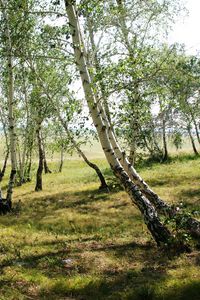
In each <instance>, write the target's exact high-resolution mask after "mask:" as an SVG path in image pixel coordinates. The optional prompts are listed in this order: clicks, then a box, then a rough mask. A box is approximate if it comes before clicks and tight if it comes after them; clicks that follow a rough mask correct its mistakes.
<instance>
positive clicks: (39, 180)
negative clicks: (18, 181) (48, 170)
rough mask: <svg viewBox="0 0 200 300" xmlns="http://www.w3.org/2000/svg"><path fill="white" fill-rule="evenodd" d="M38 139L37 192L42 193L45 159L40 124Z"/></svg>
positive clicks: (37, 131)
mask: <svg viewBox="0 0 200 300" xmlns="http://www.w3.org/2000/svg"><path fill="white" fill-rule="evenodd" d="M36 137H37V142H38V156H39V162H38V169H37V174H36V186H35V191H42V172H43V164H44V157H43V149H42V139H41V123H39V124H38V127H37V130H36Z"/></svg>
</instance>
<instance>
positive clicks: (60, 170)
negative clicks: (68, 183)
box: [58, 144, 64, 173]
mask: <svg viewBox="0 0 200 300" xmlns="http://www.w3.org/2000/svg"><path fill="white" fill-rule="evenodd" d="M63 163H64V147H63V144H62V145H61V149H60V165H59V169H58V172H59V173H61V172H62V169H63Z"/></svg>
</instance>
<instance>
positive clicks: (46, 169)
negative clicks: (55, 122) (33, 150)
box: [43, 146, 52, 174]
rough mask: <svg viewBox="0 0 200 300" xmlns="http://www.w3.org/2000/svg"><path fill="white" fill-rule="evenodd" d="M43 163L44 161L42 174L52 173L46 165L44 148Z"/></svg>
mask: <svg viewBox="0 0 200 300" xmlns="http://www.w3.org/2000/svg"><path fill="white" fill-rule="evenodd" d="M43 161H44V173H45V174H48V173H52V172H51V170H50V169H49V167H48V164H47V159H46V152H45V148H44V146H43Z"/></svg>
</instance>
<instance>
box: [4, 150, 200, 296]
mask: <svg viewBox="0 0 200 300" xmlns="http://www.w3.org/2000/svg"><path fill="white" fill-rule="evenodd" d="M192 158H193V156H188V157H182V158H176V159H175V158H174V159H172V160H171V161H170V162H168V163H166V164H162V165H160V164H150V165H145V164H143V165H142V166H140V173H141V175H142V176H143V177H144V178H145V179H146V180H147V182H148V183H149V184H150V185H151V187H153V189H154V190H155V191H156V192H158V193H159V195H160V196H161V197H163V198H164V199H166V200H167V201H169V202H170V203H179V202H182V203H184V205H185V207H186V208H187V209H190V210H198V209H199V198H200V197H199V196H200V188H199V181H200V172H199V170H200V158H197V159H192ZM95 162H96V163H98V165H99V166H100V167H101V169H102V170H104V173H105V174H106V176H107V177H108V178H109V182H110V183H112V189H111V192H110V193H109V194H107V193H100V191H98V187H99V183H98V180H97V178H96V175H95V174H94V173H93V171H92V170H90V169H89V168H88V167H87V166H86V165H85V164H84V163H83V162H82V161H81V160H78V159H77V160H71V159H68V160H66V161H65V165H64V170H63V172H62V174H58V173H57V174H56V173H52V174H47V175H45V176H44V182H43V185H44V190H43V191H42V192H34V180H33V182H32V183H28V184H25V185H24V186H22V187H16V188H15V191H14V201H16V202H17V201H18V200H19V199H20V200H21V202H22V207H21V211H20V213H16V214H14V213H13V214H10V215H6V216H0V229H1V230H0V240H1V242H0V267H1V268H0V299H1V300H4V299H5V300H10V299H13V300H17V299H68V300H70V299H82V300H83V299H84V300H94V299H95V300H96V299H97V300H98V299H99V300H104V299H108V300H118V299H119V300H120V299H122V300H140V299H145V300H151V299H155V300H160V299H163V300H168V299H173V300H184V299H185V300H186V299H193V300H198V299H199V297H200V296H199V295H200V272H199V267H200V255H199V252H198V251H197V250H193V252H191V253H186V254H181V255H179V256H173V257H172V256H171V255H170V254H168V253H164V252H162V251H160V250H159V249H157V248H156V246H155V244H154V242H153V241H152V239H151V237H150V235H149V233H148V231H147V229H146V227H145V225H144V223H143V221H142V219H141V216H140V213H139V212H138V210H137V209H136V208H135V207H133V206H132V205H131V203H130V200H129V198H128V196H127V194H126V193H125V192H124V191H122V190H121V189H119V187H118V185H117V184H115V180H114V179H113V178H112V176H111V173H110V171H109V170H108V165H107V163H106V162H105V161H104V160H103V159H100V158H99V159H96V160H95ZM50 167H51V169H52V170H54V169H56V163H55V162H52V163H51V164H50ZM7 176H8V175H7ZM6 182H7V177H6V178H5V180H4V182H3V186H4V187H5V186H6Z"/></svg>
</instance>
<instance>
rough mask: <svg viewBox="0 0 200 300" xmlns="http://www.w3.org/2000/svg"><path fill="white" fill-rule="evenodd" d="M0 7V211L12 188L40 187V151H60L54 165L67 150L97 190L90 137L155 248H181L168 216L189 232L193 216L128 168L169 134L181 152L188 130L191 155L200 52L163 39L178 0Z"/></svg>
mask: <svg viewBox="0 0 200 300" xmlns="http://www.w3.org/2000/svg"><path fill="white" fill-rule="evenodd" d="M0 12H1V14H0V26H1V30H0V39H1V44H0V45H1V46H0V59H1V67H0V72H1V80H0V88H1V99H0V134H1V139H2V141H3V144H4V153H3V155H4V161H2V162H1V167H0V181H2V179H3V177H4V174H5V172H6V170H9V172H10V177H9V180H8V183H7V191H6V193H5V195H3V194H2V193H1V195H0V209H1V213H7V212H8V213H9V211H10V210H12V201H13V199H14V198H15V193H14V191H15V186H17V185H23V184H26V183H27V182H29V181H30V180H32V181H34V180H35V191H40V190H42V188H43V184H42V178H43V173H53V172H55V170H51V169H50V168H49V166H48V155H47V153H48V151H56V152H59V157H60V159H59V164H58V168H57V171H56V172H62V166H63V162H64V157H65V154H66V153H67V152H68V153H75V152H76V153H77V154H78V155H79V156H80V157H81V158H82V159H83V160H84V161H85V163H86V164H87V165H88V166H89V167H91V168H92V169H93V170H94V172H96V174H97V176H98V178H99V181H100V189H102V190H104V191H106V192H108V191H109V186H108V185H107V183H106V178H105V177H104V175H103V174H102V172H101V170H100V168H99V167H98V166H97V165H96V164H95V163H94V162H93V161H91V160H90V159H89V158H88V157H87V155H86V154H85V153H84V151H83V150H82V147H83V145H84V144H86V143H87V142H88V140H91V142H92V141H93V140H94V139H95V138H96V139H97V140H98V142H99V143H100V144H101V147H102V150H103V152H104V154H105V157H106V160H107V161H108V163H109V166H110V168H111V169H112V172H113V174H114V176H115V177H116V180H118V181H119V182H120V185H121V186H122V187H123V188H124V189H125V191H126V192H127V193H128V194H129V197H130V201H131V202H132V204H133V205H135V206H136V207H137V208H138V210H139V211H140V212H141V216H142V218H143V220H144V223H145V224H146V226H147V228H148V230H149V233H150V234H151V236H152V237H153V239H154V240H155V242H156V243H157V245H158V246H169V247H171V246H172V247H178V248H184V247H185V246H184V245H183V242H182V241H179V240H178V239H177V237H176V236H175V235H174V234H173V233H172V232H171V229H170V226H167V224H168V222H166V220H170V219H171V220H173V222H175V223H176V225H177V226H180V228H181V230H182V231H184V232H186V233H187V234H189V235H191V236H192V237H193V238H194V239H199V237H200V222H199V221H198V220H197V219H195V218H194V217H193V216H192V214H187V215H186V214H184V213H182V211H181V209H179V207H174V206H171V205H170V204H169V203H167V201H166V200H165V199H161V198H160V196H159V195H158V194H157V193H156V192H155V191H154V190H153V189H151V187H150V186H149V185H148V183H147V182H145V181H144V180H143V178H141V176H140V175H139V174H138V172H137V170H136V169H137V161H138V160H140V159H142V158H144V157H145V158H149V159H152V160H155V161H157V162H160V163H163V162H165V161H167V160H168V159H169V156H170V153H169V142H170V143H173V144H174V145H175V147H176V149H180V148H181V147H182V145H183V143H184V141H185V139H186V138H187V139H188V140H189V142H190V147H191V151H193V153H194V155H195V156H197V155H199V144H200V133H199V132H200V88H199V87H200V59H199V57H198V56H197V55H196V56H195V55H189V54H187V53H186V51H185V49H184V46H183V45H179V44H173V45H170V44H169V43H168V42H167V34H168V33H169V31H170V30H171V28H173V23H174V21H175V20H176V19H177V18H178V16H179V15H181V14H183V15H184V8H183V3H182V2H181V1H179V0H176V1H174V0H165V1H164V0H153V1H152V0H144V1H140V0H108V1H104V0H102V1H100V0H92V1H91V0H77V1H75V0H52V1H51V0H42V1H38V0H0ZM49 149H50V150H49ZM36 164H37V170H35V171H34V165H36ZM52 178H53V174H52ZM16 201H17V199H16ZM8 217H9V215H8Z"/></svg>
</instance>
